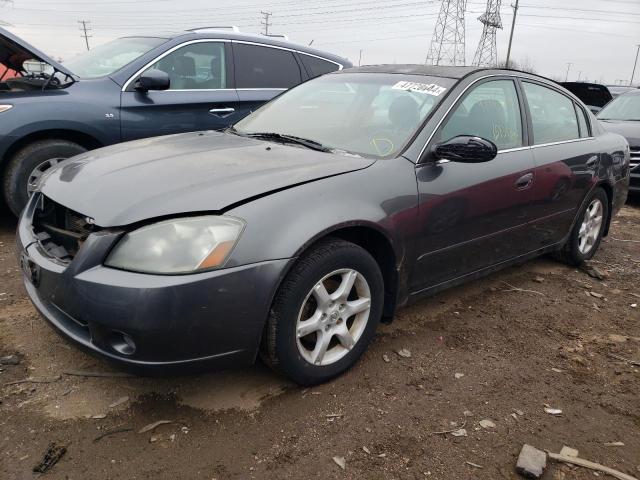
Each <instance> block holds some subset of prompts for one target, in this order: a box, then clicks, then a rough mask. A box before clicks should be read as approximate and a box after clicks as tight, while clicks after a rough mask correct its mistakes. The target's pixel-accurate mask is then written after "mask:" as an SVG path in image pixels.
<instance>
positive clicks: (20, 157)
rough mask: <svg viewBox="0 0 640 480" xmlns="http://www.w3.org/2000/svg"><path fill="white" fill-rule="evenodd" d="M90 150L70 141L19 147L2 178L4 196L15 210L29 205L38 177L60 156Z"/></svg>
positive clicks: (66, 156)
mask: <svg viewBox="0 0 640 480" xmlns="http://www.w3.org/2000/svg"><path fill="white" fill-rule="evenodd" d="M86 151H87V149H86V148H84V147H83V146H81V145H78V144H77V143H74V142H70V141H67V140H55V139H49V140H38V141H36V142H33V143H30V144H29V145H27V146H25V147H23V148H22V149H20V150H18V152H17V153H16V154H15V155H13V157H12V158H11V160H10V161H9V164H8V165H7V169H6V171H5V174H4V179H3V191H4V198H5V201H6V202H7V205H8V206H9V208H10V209H11V211H12V212H13V213H14V215H16V216H18V215H20V212H21V211H22V209H23V208H24V207H25V205H26V204H27V201H28V200H29V196H30V195H31V193H32V190H33V188H34V187H35V185H36V184H37V181H38V179H39V177H40V176H41V175H42V174H43V173H44V172H45V171H46V170H48V169H49V168H51V167H52V166H54V165H55V164H56V163H58V161H59V160H60V159H66V158H69V157H73V156H74V155H79V154H81V153H84V152H86Z"/></svg>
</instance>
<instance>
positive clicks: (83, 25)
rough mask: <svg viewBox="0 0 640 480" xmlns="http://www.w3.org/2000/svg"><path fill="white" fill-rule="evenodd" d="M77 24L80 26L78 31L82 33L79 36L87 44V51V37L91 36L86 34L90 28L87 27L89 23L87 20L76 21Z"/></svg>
mask: <svg viewBox="0 0 640 480" xmlns="http://www.w3.org/2000/svg"><path fill="white" fill-rule="evenodd" d="M78 23H79V24H80V25H81V27H80V30H81V31H82V32H83V33H82V34H81V35H80V36H81V37H84V41H85V43H86V44H87V50H89V37H92V36H93V35H89V33H88V32H90V31H91V27H87V25H88V24H90V23H91V22H90V21H89V20H78Z"/></svg>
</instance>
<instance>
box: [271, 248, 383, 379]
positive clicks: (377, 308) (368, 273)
mask: <svg viewBox="0 0 640 480" xmlns="http://www.w3.org/2000/svg"><path fill="white" fill-rule="evenodd" d="M383 301H384V281H383V278H382V273H381V272H380V268H379V266H378V264H377V263H376V261H375V260H374V259H373V257H372V256H371V255H370V254H369V253H368V252H367V251H366V250H364V249H363V248H361V247H359V246H357V245H355V244H353V243H350V242H346V241H343V240H339V239H328V240H323V241H321V242H320V243H319V244H318V245H316V246H315V247H313V248H312V249H311V250H310V251H309V252H308V253H307V254H305V255H304V256H303V257H302V258H301V259H300V260H298V262H297V263H296V265H295V266H294V267H293V269H292V270H291V272H289V274H288V275H287V277H286V278H285V280H284V281H283V283H282V285H281V286H280V289H279V290H278V293H277V295H276V298H275V300H274V303H273V306H272V309H271V314H270V317H269V320H268V323H267V327H266V330H265V335H264V339H263V344H262V348H261V356H262V358H263V360H264V361H265V363H267V364H268V365H269V366H270V367H272V368H273V369H274V370H276V371H278V372H280V373H282V374H284V375H286V376H287V377H289V378H291V379H292V380H293V381H294V382H296V383H298V384H300V385H315V384H318V383H322V382H326V381H327V380H330V379H331V378H333V377H335V376H337V375H340V374H341V373H343V372H344V371H346V370H347V369H349V368H350V367H351V366H353V365H354V364H355V363H356V362H357V360H358V359H359V358H360V357H361V356H362V354H363V353H364V351H365V350H366V349H367V347H368V345H369V343H370V342H371V340H372V339H373V336H374V334H375V330H376V327H377V325H378V323H379V322H380V318H381V316H382V307H383Z"/></svg>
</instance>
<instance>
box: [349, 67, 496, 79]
mask: <svg viewBox="0 0 640 480" xmlns="http://www.w3.org/2000/svg"><path fill="white" fill-rule="evenodd" d="M482 70H490V69H487V68H482V67H451V66H437V65H419V64H416V65H411V64H405V65H396V64H393V65H365V66H362V67H353V68H349V69H347V70H343V72H347V73H400V74H405V75H425V76H430V77H445V78H456V79H460V78H463V77H466V76H467V75H470V74H472V73H474V72H479V71H482Z"/></svg>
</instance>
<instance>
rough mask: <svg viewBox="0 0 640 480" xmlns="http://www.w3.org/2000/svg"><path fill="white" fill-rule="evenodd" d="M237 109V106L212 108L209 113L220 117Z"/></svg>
mask: <svg viewBox="0 0 640 480" xmlns="http://www.w3.org/2000/svg"><path fill="white" fill-rule="evenodd" d="M235 111H236V109H235V108H231V107H227V108H212V109H211V110H209V113H211V114H213V115H217V116H219V117H227V116H229V115H231V114H232V113H234V112H235Z"/></svg>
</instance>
